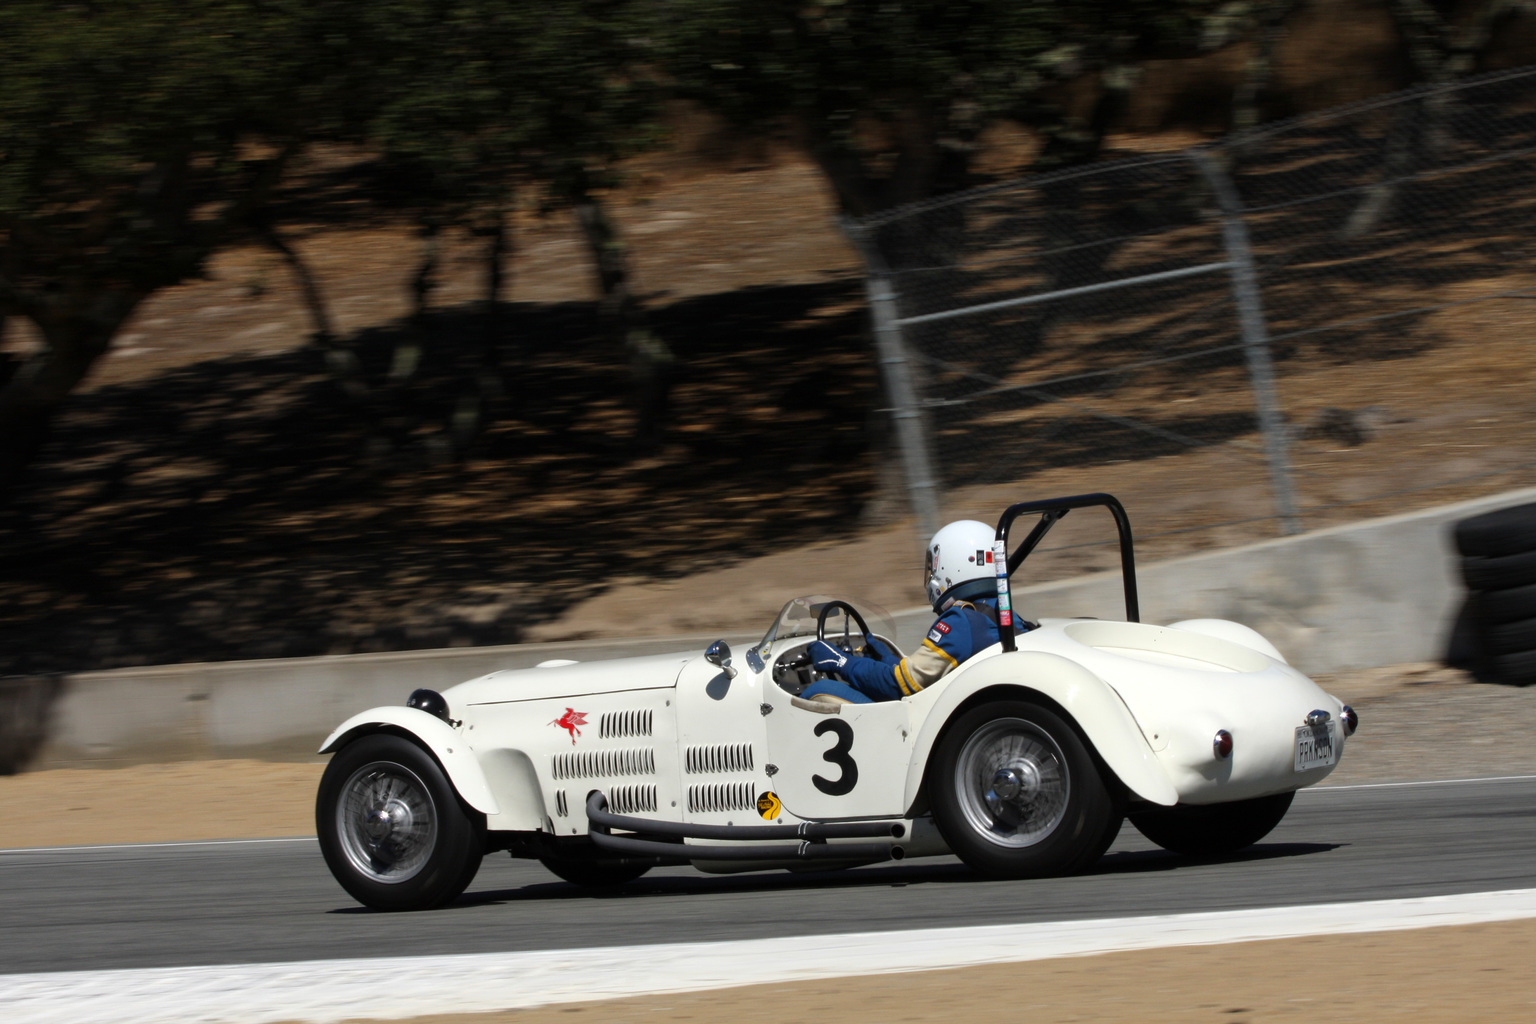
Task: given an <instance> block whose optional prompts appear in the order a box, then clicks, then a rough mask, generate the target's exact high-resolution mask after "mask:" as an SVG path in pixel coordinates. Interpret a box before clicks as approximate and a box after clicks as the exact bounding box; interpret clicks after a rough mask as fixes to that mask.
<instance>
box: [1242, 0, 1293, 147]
mask: <svg viewBox="0 0 1536 1024" xmlns="http://www.w3.org/2000/svg"><path fill="white" fill-rule="evenodd" d="M1295 9H1296V0H1283V2H1271V3H1265V4H1260V5H1259V11H1258V22H1259V23H1258V25H1257V26H1255V32H1254V40H1253V53H1252V54H1251V55H1249V57H1248V61H1247V65H1246V66H1245V67H1244V68H1243V78H1242V81H1240V82H1238V84H1237V89H1236V90H1234V91H1233V93H1232V127H1233V128H1234V129H1235V130H1237V131H1243V130H1244V129H1247V128H1254V127H1257V126H1258V124H1259V122H1260V121H1261V120H1262V118H1261V116H1260V112H1259V97H1260V96H1262V95H1263V94H1264V90H1265V89H1266V88H1268V86H1269V80H1270V78H1271V76H1273V74H1274V69H1275V48H1276V47H1277V46H1278V45H1279V44H1280V39H1281V37H1282V36H1283V35H1284V34H1285V21H1286V19H1287V18H1289V17H1290V16H1291V12H1292V11H1294V10H1295Z"/></svg>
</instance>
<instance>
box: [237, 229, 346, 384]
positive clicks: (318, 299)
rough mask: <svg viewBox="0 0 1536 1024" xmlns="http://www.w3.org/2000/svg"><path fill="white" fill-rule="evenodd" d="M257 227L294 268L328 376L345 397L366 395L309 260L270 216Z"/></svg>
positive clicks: (264, 239)
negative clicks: (329, 375) (283, 234)
mask: <svg viewBox="0 0 1536 1024" xmlns="http://www.w3.org/2000/svg"><path fill="white" fill-rule="evenodd" d="M257 230H259V231H260V232H261V237H262V240H263V241H265V242H266V243H267V245H269V246H271V247H272V248H273V249H274V250H276V251H277V252H278V253H279V254H281V255H282V257H283V259H284V260H285V261H286V262H287V264H288V268H289V269H290V270H292V271H293V276H294V280H296V281H297V282H298V284H299V292H300V294H302V295H303V296H304V308H305V309H306V310H307V311H308V312H309V320H310V327H311V338H312V340H313V341H314V343H315V344H316V345H318V346H320V348H322V349H323V350H324V351H325V365H326V367H327V368H328V369H329V370H330V371H331V376H333V377H334V378H336V381H337V383H338V384H340V385H341V390H342V392H343V393H344V394H346V395H347V397H349V398H361V397H362V396H363V395H366V394H367V393H368V385H367V384H366V383H365V382H364V381H363V368H362V364H361V363H360V362H359V361H358V358H357V355H356V354H355V353H354V352H353V351H352V350H351V349H348V348H345V347H343V346H342V345H340V344H339V343H338V341H337V338H336V332H335V330H333V329H332V327H331V315H330V310H329V309H328V308H327V306H326V302H325V294H324V293H323V292H322V291H321V290H320V281H319V279H318V278H317V277H315V275H314V273H313V272H312V271H311V270H310V269H309V264H308V263H306V262H305V261H304V257H302V256H301V255H299V252H298V250H297V249H295V248H294V247H293V246H291V245H289V244H288V241H287V240H286V239H285V238H283V236H282V234H281V233H280V232H279V231H278V230H277V225H275V224H273V223H272V222H271V221H270V220H266V219H262V220H260V221H259V222H258V223H257Z"/></svg>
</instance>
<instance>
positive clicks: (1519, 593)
mask: <svg viewBox="0 0 1536 1024" xmlns="http://www.w3.org/2000/svg"><path fill="white" fill-rule="evenodd" d="M1475 607H1476V614H1477V617H1478V618H1479V619H1480V620H1481V621H1483V622H1486V623H1488V624H1489V625H1498V624H1500V623H1504V622H1519V621H1520V620H1521V619H1536V585H1533V586H1527V587H1511V588H1510V589H1508V590H1485V591H1483V592H1481V593H1479V594H1478V595H1477V597H1476V604H1475ZM1531 646H1532V647H1536V644H1532V645H1531Z"/></svg>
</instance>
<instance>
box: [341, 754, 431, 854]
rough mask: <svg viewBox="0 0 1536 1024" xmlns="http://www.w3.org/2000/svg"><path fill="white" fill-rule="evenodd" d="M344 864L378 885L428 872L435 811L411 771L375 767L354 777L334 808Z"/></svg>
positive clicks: (375, 764)
mask: <svg viewBox="0 0 1536 1024" xmlns="http://www.w3.org/2000/svg"><path fill="white" fill-rule="evenodd" d="M336 830H337V832H338V834H339V835H340V836H341V843H342V849H344V850H345V851H346V854H347V859H348V860H350V861H351V862H352V866H353V867H355V868H356V869H357V870H358V871H359V872H360V873H361V874H363V875H364V876H366V877H368V878H371V879H373V880H374V881H376V882H403V881H406V880H407V879H409V878H413V877H415V875H416V874H417V873H418V872H419V871H421V869H422V868H423V867H425V866H426V863H427V859H428V858H429V857H430V856H431V854H432V850H433V847H434V846H435V845H436V843H437V809H436V807H434V806H433V804H432V795H431V793H430V792H428V790H427V787H426V784H425V783H423V782H422V781H421V779H419V778H418V777H417V776H416V774H415V773H414V772H412V771H411V770H410V769H408V768H406V767H404V766H403V765H398V764H389V763H386V762H383V761H375V762H373V763H372V764H367V765H364V766H363V767H361V768H359V769H358V770H357V771H355V772H353V773H352V776H351V778H349V779H347V781H346V782H345V783H344V784H343V785H342V791H341V800H340V801H338V802H337V805H336Z"/></svg>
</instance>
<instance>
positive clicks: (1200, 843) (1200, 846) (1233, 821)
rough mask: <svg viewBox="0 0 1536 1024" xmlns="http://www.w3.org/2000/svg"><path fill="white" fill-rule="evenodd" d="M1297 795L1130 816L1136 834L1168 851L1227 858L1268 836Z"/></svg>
mask: <svg viewBox="0 0 1536 1024" xmlns="http://www.w3.org/2000/svg"><path fill="white" fill-rule="evenodd" d="M1295 796H1296V794H1295V793H1276V794H1274V795H1273V796H1261V797H1255V798H1253V799H1252V800H1235V801H1233V802H1232V803H1227V804H1207V805H1205V806H1201V807H1159V808H1156V809H1155V810H1149V811H1138V812H1136V813H1134V814H1132V815H1131V824H1132V825H1135V826H1136V831H1138V832H1140V833H1141V834H1142V835H1144V836H1146V837H1147V838H1148V839H1150V840H1152V841H1153V842H1154V843H1156V844H1157V845H1158V846H1161V847H1162V848H1163V849H1165V850H1171V851H1172V852H1174V853H1182V854H1184V855H1185V856H1186V857H1224V856H1226V855H1227V854H1230V853H1236V852H1237V851H1238V850H1241V849H1242V848H1243V847H1245V846H1252V845H1253V844H1254V843H1256V842H1258V841H1259V840H1260V839H1263V838H1264V837H1265V836H1267V835H1269V834H1270V833H1271V832H1272V831H1274V828H1275V826H1276V825H1278V824H1280V819H1281V818H1284V817H1285V812H1286V811H1288V810H1290V809H1291V801H1292V800H1293V799H1294V798H1295Z"/></svg>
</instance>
